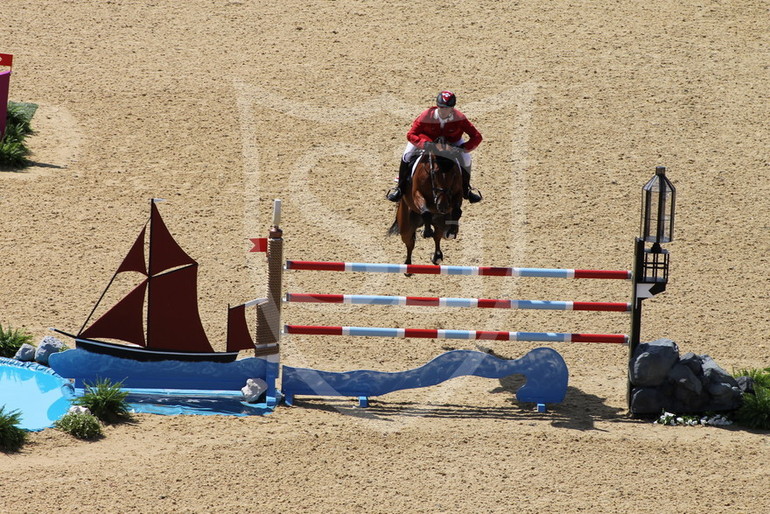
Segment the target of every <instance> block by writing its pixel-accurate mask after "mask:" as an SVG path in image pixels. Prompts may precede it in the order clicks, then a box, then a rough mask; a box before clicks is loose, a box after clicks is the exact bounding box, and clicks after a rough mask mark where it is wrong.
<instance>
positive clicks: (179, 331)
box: [147, 249, 213, 352]
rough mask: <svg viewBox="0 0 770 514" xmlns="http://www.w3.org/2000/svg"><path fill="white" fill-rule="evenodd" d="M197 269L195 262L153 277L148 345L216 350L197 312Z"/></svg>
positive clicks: (175, 348) (150, 290) (148, 322)
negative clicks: (210, 342) (212, 346)
mask: <svg viewBox="0 0 770 514" xmlns="http://www.w3.org/2000/svg"><path fill="white" fill-rule="evenodd" d="M153 251H155V250H154V249H153ZM197 273H198V264H197V263H193V264H192V265H191V266H188V267H186V268H180V269H177V270H174V271H170V272H168V273H166V274H163V275H158V276H153V277H151V278H150V280H151V283H150V288H149V291H148V300H147V305H148V311H147V348H155V349H159V350H161V349H162V350H178V351H186V352H212V351H213V349H212V348H211V344H209V341H208V338H207V337H206V332H205V331H204V330H203V324H202V323H201V317H200V314H199V313H198V290H197Z"/></svg>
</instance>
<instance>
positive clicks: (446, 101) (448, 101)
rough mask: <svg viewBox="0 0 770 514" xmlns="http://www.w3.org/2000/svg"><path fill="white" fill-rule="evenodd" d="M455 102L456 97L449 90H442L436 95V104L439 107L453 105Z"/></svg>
mask: <svg viewBox="0 0 770 514" xmlns="http://www.w3.org/2000/svg"><path fill="white" fill-rule="evenodd" d="M456 103H457V98H455V94H454V93H452V92H451V91H442V92H440V93H439V94H438V96H437V97H436V105H437V106H439V107H454V106H455V104H456Z"/></svg>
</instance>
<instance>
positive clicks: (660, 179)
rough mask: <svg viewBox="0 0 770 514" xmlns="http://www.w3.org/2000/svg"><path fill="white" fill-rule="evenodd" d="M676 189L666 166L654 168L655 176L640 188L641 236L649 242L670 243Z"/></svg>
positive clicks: (672, 237)
mask: <svg viewBox="0 0 770 514" xmlns="http://www.w3.org/2000/svg"><path fill="white" fill-rule="evenodd" d="M675 201H676V189H675V188H674V185H673V184H672V183H671V181H670V180H668V178H667V177H666V168H665V167H663V166H658V167H657V168H655V176H654V177H652V178H651V179H650V181H649V182H647V184H646V185H645V186H644V187H643V188H642V223H641V237H642V239H644V240H645V241H647V242H649V243H655V245H654V247H657V246H658V245H660V243H670V242H671V241H672V240H673V239H674V204H675ZM653 251H654V250H653Z"/></svg>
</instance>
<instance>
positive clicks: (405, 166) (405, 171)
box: [387, 159, 410, 202]
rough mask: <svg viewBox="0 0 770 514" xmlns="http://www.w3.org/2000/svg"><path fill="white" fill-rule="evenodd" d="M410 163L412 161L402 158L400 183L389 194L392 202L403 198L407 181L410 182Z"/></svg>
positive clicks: (399, 169) (399, 171)
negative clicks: (405, 160)
mask: <svg viewBox="0 0 770 514" xmlns="http://www.w3.org/2000/svg"><path fill="white" fill-rule="evenodd" d="M409 164H410V163H408V162H404V160H403V159H401V167H399V168H398V185H397V186H396V187H395V188H393V189H391V190H390V192H389V193H388V195H387V198H388V200H390V201H391V202H397V201H399V200H401V196H403V194H404V191H406V183H407V182H409V171H410V170H409V168H410V165H409Z"/></svg>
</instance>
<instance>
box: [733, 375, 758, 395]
mask: <svg viewBox="0 0 770 514" xmlns="http://www.w3.org/2000/svg"><path fill="white" fill-rule="evenodd" d="M735 381H736V382H738V387H740V389H741V392H742V393H743V394H747V393H748V394H754V379H753V378H751V377H748V376H745V375H744V376H742V377H738V378H736V379H735Z"/></svg>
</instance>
